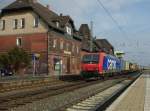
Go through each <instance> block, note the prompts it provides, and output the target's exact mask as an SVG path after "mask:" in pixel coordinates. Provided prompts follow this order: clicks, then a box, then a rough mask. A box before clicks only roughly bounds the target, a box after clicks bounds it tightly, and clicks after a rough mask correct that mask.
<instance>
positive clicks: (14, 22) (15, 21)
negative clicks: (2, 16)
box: [13, 19, 18, 29]
mask: <svg viewBox="0 0 150 111" xmlns="http://www.w3.org/2000/svg"><path fill="white" fill-rule="evenodd" d="M17 26H18V20H17V19H14V20H13V29H17Z"/></svg>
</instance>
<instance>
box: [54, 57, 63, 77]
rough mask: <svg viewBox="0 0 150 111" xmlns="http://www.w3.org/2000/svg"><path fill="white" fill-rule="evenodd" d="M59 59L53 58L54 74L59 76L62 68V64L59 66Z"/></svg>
mask: <svg viewBox="0 0 150 111" xmlns="http://www.w3.org/2000/svg"><path fill="white" fill-rule="evenodd" d="M61 61H62V60H61V59H58V58H54V73H55V74H56V75H61V72H62V70H61V67H62V64H61Z"/></svg>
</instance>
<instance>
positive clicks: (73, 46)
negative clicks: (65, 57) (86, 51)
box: [72, 44, 75, 52]
mask: <svg viewBox="0 0 150 111" xmlns="http://www.w3.org/2000/svg"><path fill="white" fill-rule="evenodd" d="M74 48H75V45H74V44H72V52H74Z"/></svg>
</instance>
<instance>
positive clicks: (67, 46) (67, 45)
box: [66, 43, 69, 51]
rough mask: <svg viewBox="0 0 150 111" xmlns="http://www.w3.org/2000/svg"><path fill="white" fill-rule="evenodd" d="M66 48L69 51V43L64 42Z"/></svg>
mask: <svg viewBox="0 0 150 111" xmlns="http://www.w3.org/2000/svg"><path fill="white" fill-rule="evenodd" d="M66 50H67V51H69V43H67V44H66Z"/></svg>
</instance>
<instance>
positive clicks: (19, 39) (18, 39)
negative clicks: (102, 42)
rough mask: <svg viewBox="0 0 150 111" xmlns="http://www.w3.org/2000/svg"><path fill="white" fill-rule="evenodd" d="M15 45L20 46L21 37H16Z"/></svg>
mask: <svg viewBox="0 0 150 111" xmlns="http://www.w3.org/2000/svg"><path fill="white" fill-rule="evenodd" d="M16 45H17V46H18V47H20V46H22V38H20V37H19V38H17V39H16Z"/></svg>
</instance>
